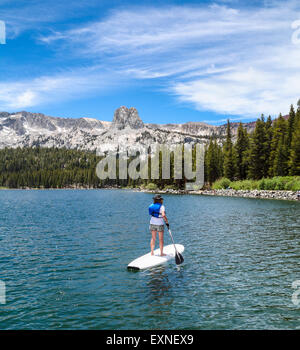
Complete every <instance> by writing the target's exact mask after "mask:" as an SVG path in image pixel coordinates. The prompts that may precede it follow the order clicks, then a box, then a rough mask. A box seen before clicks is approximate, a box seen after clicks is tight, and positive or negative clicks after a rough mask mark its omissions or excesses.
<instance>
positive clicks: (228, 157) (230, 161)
mask: <svg viewBox="0 0 300 350" xmlns="http://www.w3.org/2000/svg"><path fill="white" fill-rule="evenodd" d="M223 154H224V176H225V177H226V178H228V179H230V180H234V177H235V173H236V167H235V164H236V161H235V149H234V147H233V144H232V137H231V128H230V122H229V120H228V121H227V130H226V141H225V145H224V152H223Z"/></svg>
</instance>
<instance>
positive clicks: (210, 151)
mask: <svg viewBox="0 0 300 350" xmlns="http://www.w3.org/2000/svg"><path fill="white" fill-rule="evenodd" d="M221 166H222V150H221V147H220V146H219V145H218V144H217V141H216V140H215V139H214V137H211V138H210V142H209V146H208V148H207V150H206V154H205V174H206V181H208V182H209V183H210V184H212V183H213V182H214V181H216V180H217V179H218V178H220V177H221V176H222V171H221V170H222V168H221Z"/></svg>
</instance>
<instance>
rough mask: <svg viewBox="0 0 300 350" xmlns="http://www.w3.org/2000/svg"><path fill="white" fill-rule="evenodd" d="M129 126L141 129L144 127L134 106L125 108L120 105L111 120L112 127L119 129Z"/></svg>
mask: <svg viewBox="0 0 300 350" xmlns="http://www.w3.org/2000/svg"><path fill="white" fill-rule="evenodd" d="M127 126H129V127H130V128H131V129H141V128H143V127H144V123H143V122H142V120H141V118H140V117H139V114H138V111H137V110H136V108H134V107H131V108H129V109H128V108H127V107H125V106H122V107H120V108H118V109H117V110H116V111H115V114H114V119H113V121H112V127H114V128H117V129H119V130H121V129H124V128H126V127H127Z"/></svg>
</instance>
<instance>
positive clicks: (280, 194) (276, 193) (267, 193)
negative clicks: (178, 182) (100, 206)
mask: <svg viewBox="0 0 300 350" xmlns="http://www.w3.org/2000/svg"><path fill="white" fill-rule="evenodd" d="M1 190H21V191H28V190H35V191H38V190H42V191H43V190H128V191H134V192H143V193H159V194H176V195H186V194H187V195H200V196H217V197H237V198H256V199H276V200H290V201H300V197H299V199H298V191H284V190H234V189H221V190H197V191H187V190H174V189H166V190H160V189H157V190H147V189H144V188H139V187H136V188H122V187H115V186H107V187H101V188H95V187H84V186H82V187H80V186H78V187H63V188H36V187H26V188H8V187H7V188H6V187H0V191H1Z"/></svg>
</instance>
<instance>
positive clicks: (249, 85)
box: [0, 0, 300, 125]
mask: <svg viewBox="0 0 300 350" xmlns="http://www.w3.org/2000/svg"><path fill="white" fill-rule="evenodd" d="M1 24H2V25H1ZM3 24H5V28H6V33H5V34H6V35H5V39H6V40H5V44H4V43H3V40H2V41H1V28H2V29H3ZM2 36H3V30H2ZM1 42H2V44H0V111H8V112H17V111H21V110H26V111H30V112H38V113H44V114H46V115H51V116H60V117H70V118H79V117H89V118H97V119H100V120H107V121H111V120H112V118H113V113H114V111H115V109H116V108H118V107H120V106H127V107H135V108H137V110H138V112H139V115H140V117H141V118H142V120H143V121H144V122H146V123H185V122H188V121H202V122H207V123H210V124H215V125H219V124H223V123H224V122H225V121H226V120H227V119H230V120H231V121H245V122H246V121H252V120H256V119H257V118H258V117H260V115H261V114H264V115H266V116H268V115H271V116H272V117H276V116H278V114H279V113H282V114H287V113H288V111H289V109H290V105H291V104H294V105H296V103H297V101H298V100H299V98H300V83H299V82H300V4H299V1H298V0H297V1H295V0H285V1H274V0H266V1H255V0H254V1H251V2H249V1H243V0H240V1H238V0H216V1H208V0H207V1H200V0H199V1H176V0H172V1H171V0H164V1H162V0H161V1H155V0H151V1H143V0H139V1H135V0H131V1H125V0H122V1H121V0H115V1H114V0H109V1H108V0H89V1H86V0H76V1H73V0H69V1H61V0H44V1H40V0H16V1H13V0H0V43H1Z"/></svg>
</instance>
